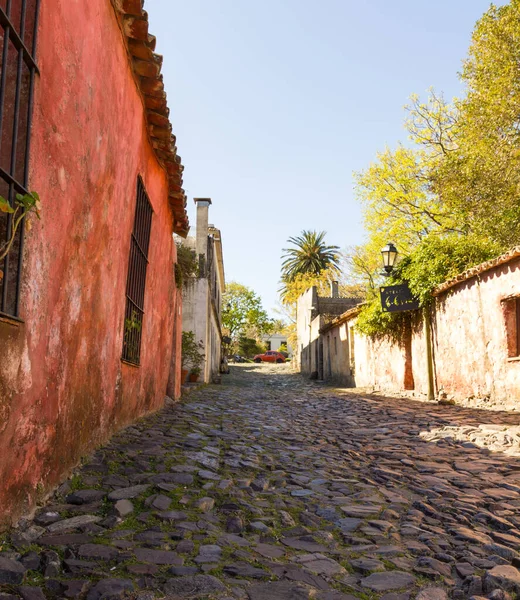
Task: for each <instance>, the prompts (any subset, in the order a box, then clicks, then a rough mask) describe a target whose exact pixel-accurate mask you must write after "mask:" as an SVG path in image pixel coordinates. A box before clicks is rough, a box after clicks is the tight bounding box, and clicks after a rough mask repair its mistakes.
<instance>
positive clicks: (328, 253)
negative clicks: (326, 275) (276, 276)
mask: <svg viewBox="0 0 520 600" xmlns="http://www.w3.org/2000/svg"><path fill="white" fill-rule="evenodd" d="M325 233H326V232H325V231H320V232H317V231H302V233H301V235H300V236H298V237H290V238H289V239H288V240H287V241H288V242H289V243H290V244H293V245H294V248H283V254H282V260H283V262H282V282H285V283H287V282H291V281H294V278H295V277H296V276H297V275H300V274H304V275H305V274H309V275H319V274H320V273H321V272H322V271H324V270H325V269H333V270H336V269H339V266H340V260H339V255H338V253H337V251H338V250H339V247H338V246H327V245H326V244H325V241H324V240H325Z"/></svg>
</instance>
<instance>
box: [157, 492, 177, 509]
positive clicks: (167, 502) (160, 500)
mask: <svg viewBox="0 0 520 600" xmlns="http://www.w3.org/2000/svg"><path fill="white" fill-rule="evenodd" d="M171 503H172V499H171V498H169V497H168V496H165V495H164V494H158V495H157V496H156V497H155V499H154V500H153V502H152V507H153V508H155V509H157V510H168V509H169V508H170V506H171Z"/></svg>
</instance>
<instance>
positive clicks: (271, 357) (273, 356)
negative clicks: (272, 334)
mask: <svg viewBox="0 0 520 600" xmlns="http://www.w3.org/2000/svg"><path fill="white" fill-rule="evenodd" d="M253 360H254V361H255V363H260V362H272V363H274V362H276V363H284V362H285V356H284V355H283V354H282V353H281V352H276V350H269V351H268V352H266V353H265V354H257V355H256V356H255V357H254V358H253Z"/></svg>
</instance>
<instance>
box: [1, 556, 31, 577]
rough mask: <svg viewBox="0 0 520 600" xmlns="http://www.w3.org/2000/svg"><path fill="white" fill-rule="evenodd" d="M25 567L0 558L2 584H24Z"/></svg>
mask: <svg viewBox="0 0 520 600" xmlns="http://www.w3.org/2000/svg"><path fill="white" fill-rule="evenodd" d="M24 574H25V567H24V566H23V565H22V564H21V563H19V562H17V561H15V560H11V559H10V558H4V557H2V556H0V583H22V581H23V578H24Z"/></svg>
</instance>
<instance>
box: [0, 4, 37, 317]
mask: <svg viewBox="0 0 520 600" xmlns="http://www.w3.org/2000/svg"><path fill="white" fill-rule="evenodd" d="M39 7H40V0H4V1H3V2H0V195H1V196H3V197H4V198H6V199H7V200H8V201H9V203H10V204H11V206H13V205H14V201H15V198H16V194H27V193H28V191H29V189H28V177H29V152H30V133H31V118H32V112H33V98H34V78H35V75H36V73H38V72H39V71H38V66H37V65H36V60H35V55H36V31H37V29H38V13H39ZM24 229H25V227H24V223H22V224H21V225H20V227H19V228H18V230H17V232H16V237H15V239H14V242H13V245H12V246H11V250H10V251H9V253H8V254H7V256H6V257H5V258H4V260H3V261H2V264H1V265H0V270H2V271H3V277H2V278H1V280H0V313H4V314H7V315H10V316H14V317H18V316H19V308H20V282H21V275H22V256H23V241H24ZM12 231H13V219H12V215H10V214H6V213H2V212H0V247H2V246H3V245H4V244H5V243H6V242H7V241H8V240H10V239H11V236H12Z"/></svg>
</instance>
